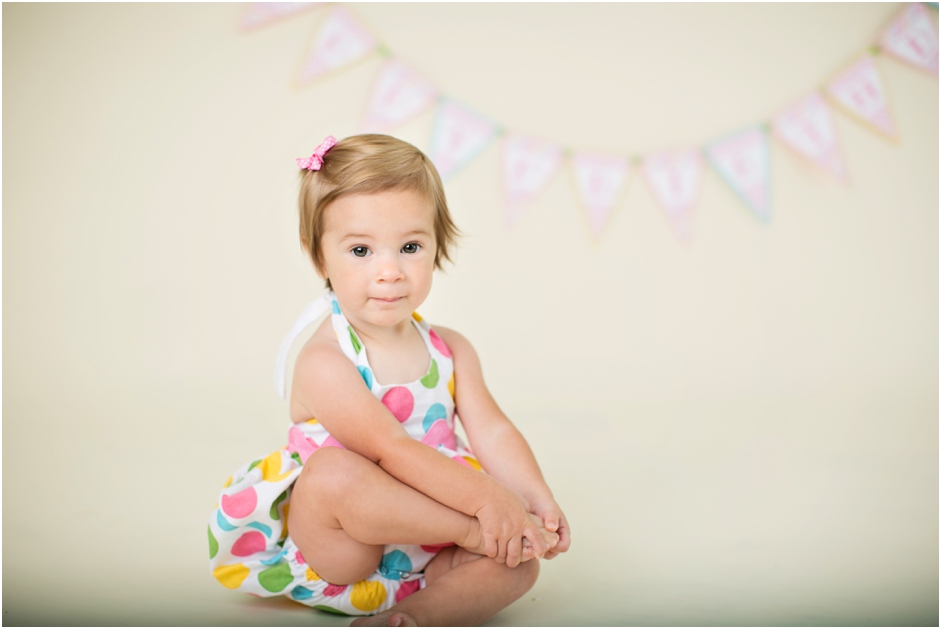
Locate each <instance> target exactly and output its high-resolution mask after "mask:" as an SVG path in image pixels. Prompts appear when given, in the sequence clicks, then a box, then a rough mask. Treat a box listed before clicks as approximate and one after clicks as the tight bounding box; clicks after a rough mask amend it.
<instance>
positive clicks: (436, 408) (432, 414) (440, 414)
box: [421, 403, 448, 432]
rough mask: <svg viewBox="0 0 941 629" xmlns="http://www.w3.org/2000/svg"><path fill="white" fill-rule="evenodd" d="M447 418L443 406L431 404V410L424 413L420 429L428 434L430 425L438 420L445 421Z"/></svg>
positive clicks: (446, 412)
mask: <svg viewBox="0 0 941 629" xmlns="http://www.w3.org/2000/svg"><path fill="white" fill-rule="evenodd" d="M447 416H448V411H447V410H445V408H444V404H437V403H436V404H432V405H431V408H429V409H428V412H427V413H425V419H424V420H423V421H422V423H421V427H422V428H423V429H424V431H425V432H428V429H429V428H431V425H432V424H433V423H435V422H436V421H438V420H439V419H446V418H447Z"/></svg>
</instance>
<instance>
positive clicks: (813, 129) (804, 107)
mask: <svg viewBox="0 0 941 629" xmlns="http://www.w3.org/2000/svg"><path fill="white" fill-rule="evenodd" d="M772 126H773V128H774V135H775V137H777V138H778V139H780V140H781V141H782V142H784V143H785V144H786V145H788V146H789V147H791V148H792V149H793V150H794V151H796V152H797V153H798V154H799V155H801V156H803V157H805V158H807V159H809V160H810V161H811V162H813V163H814V164H816V165H817V166H819V167H820V168H822V169H824V170H825V171H827V172H828V173H830V174H831V175H833V176H834V177H836V178H837V179H839V180H840V181H843V182H846V180H847V175H846V167H845V166H844V165H843V158H842V157H841V155H840V146H839V143H838V141H837V137H836V128H835V127H834V126H833V116H832V115H831V113H830V107H829V106H828V105H827V101H826V100H824V98H823V96H821V95H820V94H819V93H817V92H811V93H809V94H807V95H806V96H804V97H803V98H801V99H800V100H798V101H797V102H796V103H794V104H793V105H791V106H790V107H788V108H787V109H785V110H784V111H783V112H781V113H780V114H778V115H777V117H775V119H774V122H773V125H772Z"/></svg>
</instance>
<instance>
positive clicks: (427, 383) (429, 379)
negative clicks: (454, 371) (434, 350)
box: [421, 358, 438, 389]
mask: <svg viewBox="0 0 941 629" xmlns="http://www.w3.org/2000/svg"><path fill="white" fill-rule="evenodd" d="M421 383H422V386H424V387H425V388H426V389H434V388H435V387H436V386H438V361H436V360H435V359H434V358H432V359H431V367H429V368H428V373H427V374H425V377H424V378H422V379H421Z"/></svg>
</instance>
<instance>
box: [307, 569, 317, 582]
mask: <svg viewBox="0 0 941 629" xmlns="http://www.w3.org/2000/svg"><path fill="white" fill-rule="evenodd" d="M306 576H307V580H308V581H320V575H319V574H317V573H316V572H314V571H313V570H311V569H310V568H308V569H307V574H306Z"/></svg>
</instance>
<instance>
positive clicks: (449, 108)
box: [429, 99, 497, 179]
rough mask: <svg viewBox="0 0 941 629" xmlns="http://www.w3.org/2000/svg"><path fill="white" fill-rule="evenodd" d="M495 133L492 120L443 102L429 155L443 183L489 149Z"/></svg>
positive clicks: (450, 102) (433, 131) (455, 104)
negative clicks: (488, 146)
mask: <svg viewBox="0 0 941 629" xmlns="http://www.w3.org/2000/svg"><path fill="white" fill-rule="evenodd" d="M496 132H497V128H496V125H494V124H493V123H492V122H490V120H488V119H486V118H484V117H483V116H479V115H477V114H476V113H474V112H472V111H471V110H469V109H467V108H465V107H462V106H461V105H458V104H457V103H455V102H454V101H451V100H447V99H443V100H442V101H441V103H440V105H438V113H437V115H436V116H435V126H434V129H433V130H432V132H431V152H430V154H429V157H430V158H431V161H432V162H434V164H435V167H436V168H437V169H438V174H440V175H441V179H448V178H449V177H450V176H451V175H453V174H454V173H455V172H456V171H457V170H459V169H460V168H461V167H463V166H464V165H465V164H467V162H469V161H471V160H472V159H473V158H475V157H476V156H477V154H478V153H480V152H481V151H483V150H484V149H485V148H487V145H488V144H490V140H492V139H493V136H494V135H495V134H496Z"/></svg>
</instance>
